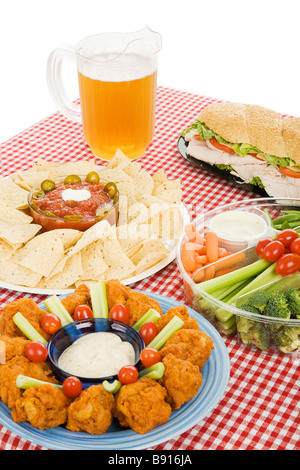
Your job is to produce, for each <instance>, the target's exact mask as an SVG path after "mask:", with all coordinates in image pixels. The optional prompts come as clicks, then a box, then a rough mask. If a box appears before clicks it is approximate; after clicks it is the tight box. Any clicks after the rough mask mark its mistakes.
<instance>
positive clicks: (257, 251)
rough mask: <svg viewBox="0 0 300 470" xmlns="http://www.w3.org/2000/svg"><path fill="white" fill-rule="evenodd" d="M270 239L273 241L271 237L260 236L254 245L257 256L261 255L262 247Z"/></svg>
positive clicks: (269, 241)
mask: <svg viewBox="0 0 300 470" xmlns="http://www.w3.org/2000/svg"><path fill="white" fill-rule="evenodd" d="M272 241H273V240H272V238H262V239H261V240H259V242H258V243H257V245H256V254H257V255H258V256H262V252H263V249H264V248H265V246H267V245H268V244H269V243H271V242H272Z"/></svg>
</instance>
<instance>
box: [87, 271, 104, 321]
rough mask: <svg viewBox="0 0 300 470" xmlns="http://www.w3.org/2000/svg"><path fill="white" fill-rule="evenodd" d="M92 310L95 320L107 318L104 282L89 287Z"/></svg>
mask: <svg viewBox="0 0 300 470" xmlns="http://www.w3.org/2000/svg"><path fill="white" fill-rule="evenodd" d="M90 293H91V303H92V310H93V314H94V317H95V318H108V304H107V295H106V286H105V281H102V280H101V281H98V282H96V283H93V284H91V285H90Z"/></svg>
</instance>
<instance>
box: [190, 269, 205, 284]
mask: <svg viewBox="0 0 300 470" xmlns="http://www.w3.org/2000/svg"><path fill="white" fill-rule="evenodd" d="M203 278H204V269H203V268H199V269H197V270H196V271H195V272H194V273H193V281H194V282H196V283H197V284H198V282H201V281H203Z"/></svg>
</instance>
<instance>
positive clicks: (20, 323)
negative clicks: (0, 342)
mask: <svg viewBox="0 0 300 470" xmlns="http://www.w3.org/2000/svg"><path fill="white" fill-rule="evenodd" d="M13 321H14V323H15V324H16V325H17V327H18V328H19V329H20V330H21V331H22V333H24V335H25V336H26V337H27V338H28V339H30V341H39V342H40V343H43V344H44V345H45V346H47V344H48V342H47V341H46V340H45V338H43V336H42V335H40V333H39V332H38V331H37V330H36V329H35V328H34V327H33V326H32V325H31V323H29V321H28V320H26V318H25V317H24V316H23V315H22V313H20V312H17V313H16V314H15V315H14V316H13Z"/></svg>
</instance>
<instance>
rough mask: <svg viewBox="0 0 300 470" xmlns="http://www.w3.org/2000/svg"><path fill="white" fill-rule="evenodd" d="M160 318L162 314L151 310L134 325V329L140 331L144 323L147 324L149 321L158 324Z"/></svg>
mask: <svg viewBox="0 0 300 470" xmlns="http://www.w3.org/2000/svg"><path fill="white" fill-rule="evenodd" d="M159 318H160V314H159V313H158V312H157V311H156V310H155V309H154V308H149V310H148V311H147V312H146V313H144V315H143V316H142V317H141V318H140V319H139V320H138V321H137V322H136V323H135V324H134V325H133V328H134V329H135V330H137V331H139V329H140V328H141V326H142V325H143V324H144V323H147V322H148V321H152V322H153V323H156V322H157V320H158V319H159Z"/></svg>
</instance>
